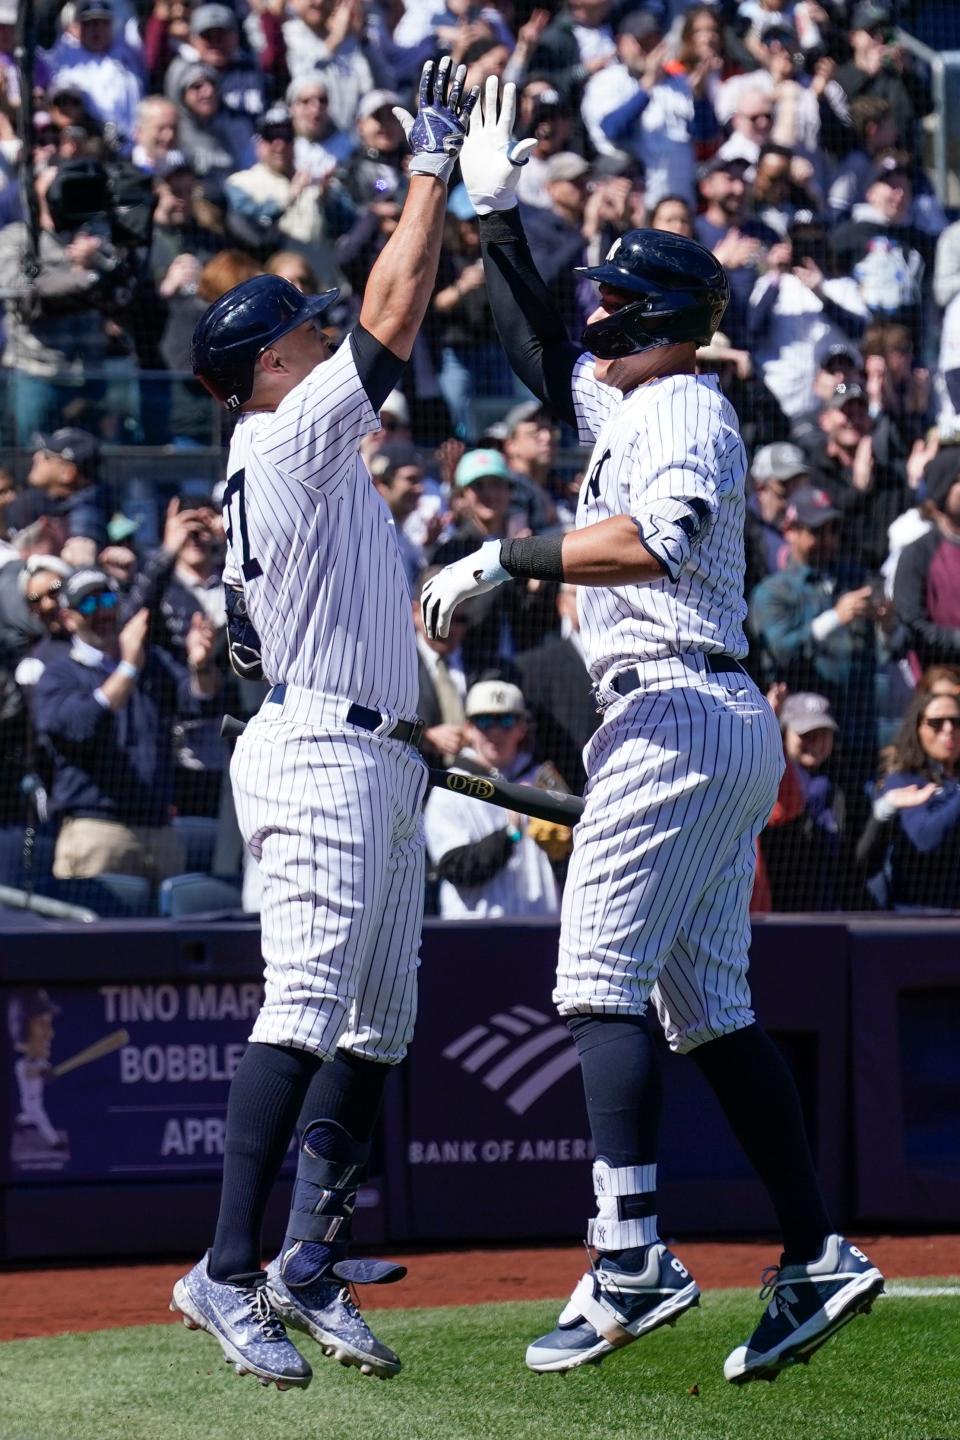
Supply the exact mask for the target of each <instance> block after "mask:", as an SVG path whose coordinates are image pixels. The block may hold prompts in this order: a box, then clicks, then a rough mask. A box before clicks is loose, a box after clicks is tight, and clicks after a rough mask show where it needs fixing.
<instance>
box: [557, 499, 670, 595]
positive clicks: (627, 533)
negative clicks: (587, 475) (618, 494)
mask: <svg viewBox="0 0 960 1440" xmlns="http://www.w3.org/2000/svg"><path fill="white" fill-rule="evenodd" d="M562 555H563V578H564V580H565V581H566V582H567V583H568V584H570V585H644V584H649V583H650V582H651V581H653V580H663V579H664V578H665V577H666V571H665V570H664V567H663V565H662V564H661V563H660V561H659V560H658V559H657V558H656V556H655V555H653V554H651V552H650V551H649V550H648V549H647V547H646V546H645V545H644V543H643V541H642V540H641V538H640V531H639V529H638V527H637V524H636V521H634V520H633V519H631V517H630V516H629V515H611V517H610V518H609V520H598V521H597V523H596V525H586V526H584V528H583V529H582V530H569V531H568V532H567V534H566V535H564V537H563V549H562Z"/></svg>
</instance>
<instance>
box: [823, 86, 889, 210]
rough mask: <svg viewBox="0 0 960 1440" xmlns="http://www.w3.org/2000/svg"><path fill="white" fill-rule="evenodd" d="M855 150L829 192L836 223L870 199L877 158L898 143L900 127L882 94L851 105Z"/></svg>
mask: <svg viewBox="0 0 960 1440" xmlns="http://www.w3.org/2000/svg"><path fill="white" fill-rule="evenodd" d="M850 124H851V127H852V129H853V139H854V143H853V148H852V149H850V150H848V152H847V154H846V155H845V156H844V158H843V160H842V161H841V163H840V165H839V167H838V169H837V171H836V173H835V175H834V177H833V180H832V181H831V183H830V188H829V190H828V192H827V207H828V210H829V213H830V218H831V219H832V220H841V219H843V218H844V217H845V216H847V215H849V214H850V212H851V211H852V209H853V207H854V205H857V204H859V203H860V201H862V200H864V199H865V198H866V189H867V184H868V183H869V180H870V176H871V174H872V172H873V168H874V166H875V164H876V161H877V157H878V156H879V155H881V154H882V153H883V152H884V151H886V150H890V149H891V148H892V147H893V146H894V145H896V143H897V126H896V121H895V120H894V117H893V111H892V109H891V108H890V102H889V100H884V99H883V98H882V97H881V96H879V95H858V96H857V98H856V100H854V101H852V102H851V105H850Z"/></svg>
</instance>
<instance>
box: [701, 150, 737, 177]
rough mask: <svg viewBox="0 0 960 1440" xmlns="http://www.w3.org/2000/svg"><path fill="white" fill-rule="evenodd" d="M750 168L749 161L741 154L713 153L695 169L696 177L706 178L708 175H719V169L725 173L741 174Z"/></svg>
mask: <svg viewBox="0 0 960 1440" xmlns="http://www.w3.org/2000/svg"><path fill="white" fill-rule="evenodd" d="M749 169H750V161H749V160H747V159H746V158H745V157H744V156H743V155H714V156H713V157H712V158H711V159H710V160H706V161H704V163H703V164H702V165H701V166H700V167H699V168H698V170H697V179H698V180H706V179H707V177H708V176H710V175H719V174H720V173H721V171H722V172H723V173H724V174H725V175H740V176H743V175H744V174H745V173H746V171H747V170H749Z"/></svg>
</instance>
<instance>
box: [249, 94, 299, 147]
mask: <svg viewBox="0 0 960 1440" xmlns="http://www.w3.org/2000/svg"><path fill="white" fill-rule="evenodd" d="M256 130H257V134H258V135H259V136H260V139H261V140H272V139H273V138H274V137H275V136H276V135H278V134H281V133H286V134H287V135H289V136H290V138H291V140H292V139H293V116H292V115H291V114H290V111H289V110H288V109H287V107H286V105H284V104H282V103H281V104H278V105H271V106H270V109H269V110H264V112H263V114H262V115H261V116H260V119H259V120H258V121H257V127H256Z"/></svg>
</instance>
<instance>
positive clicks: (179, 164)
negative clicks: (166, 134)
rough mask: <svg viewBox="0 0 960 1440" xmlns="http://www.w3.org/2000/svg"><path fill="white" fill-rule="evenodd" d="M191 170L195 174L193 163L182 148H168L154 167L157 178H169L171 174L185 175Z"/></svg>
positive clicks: (154, 174)
mask: <svg viewBox="0 0 960 1440" xmlns="http://www.w3.org/2000/svg"><path fill="white" fill-rule="evenodd" d="M187 172H189V173H190V174H191V175H193V174H195V173H196V172H195V170H194V168H193V163H192V162H191V161H190V160H188V159H187V157H186V155H184V153H183V151H182V150H168V151H167V153H166V155H161V156H160V158H159V160H158V161H157V163H156V165H155V166H154V169H153V176H154V179H155V180H168V179H169V178H170V176H171V175H183V174H186V173H187Z"/></svg>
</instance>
